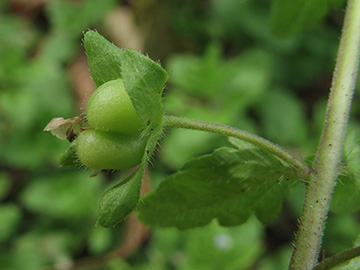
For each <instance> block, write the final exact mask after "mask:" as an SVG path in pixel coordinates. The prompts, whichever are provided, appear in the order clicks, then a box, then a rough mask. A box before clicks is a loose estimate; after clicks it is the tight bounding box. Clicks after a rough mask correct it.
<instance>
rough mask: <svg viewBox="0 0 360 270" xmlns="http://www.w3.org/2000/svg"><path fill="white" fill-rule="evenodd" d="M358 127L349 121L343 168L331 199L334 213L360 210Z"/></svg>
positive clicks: (359, 144)
mask: <svg viewBox="0 0 360 270" xmlns="http://www.w3.org/2000/svg"><path fill="white" fill-rule="evenodd" d="M359 132H360V129H359V127H358V125H356V124H354V123H353V122H352V121H350V123H349V126H348V132H347V135H346V138H345V144H344V157H343V159H344V165H343V166H344V169H343V170H342V172H341V173H340V176H339V177H338V180H337V181H338V183H337V185H336V187H335V190H334V195H333V198H332V201H331V210H332V211H333V212H335V213H338V214H340V213H356V212H358V211H359V210H360V168H359V164H360V138H359Z"/></svg>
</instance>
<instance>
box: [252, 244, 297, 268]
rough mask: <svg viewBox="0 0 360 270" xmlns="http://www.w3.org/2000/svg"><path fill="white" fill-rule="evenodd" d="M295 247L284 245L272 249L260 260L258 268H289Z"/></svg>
mask: <svg viewBox="0 0 360 270" xmlns="http://www.w3.org/2000/svg"><path fill="white" fill-rule="evenodd" d="M292 250H293V247H292V246H291V245H284V247H282V248H280V249H278V250H275V251H272V252H271V253H270V254H268V256H266V257H265V258H264V259H263V260H261V262H260V266H259V268H258V269H261V270H280V269H288V267H289V263H290V258H291V254H292Z"/></svg>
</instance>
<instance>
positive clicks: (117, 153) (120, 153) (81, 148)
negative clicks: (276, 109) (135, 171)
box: [76, 130, 146, 170]
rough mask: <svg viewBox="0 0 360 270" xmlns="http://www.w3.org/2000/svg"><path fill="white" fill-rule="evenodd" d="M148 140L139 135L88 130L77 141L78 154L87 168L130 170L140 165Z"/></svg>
mask: <svg viewBox="0 0 360 270" xmlns="http://www.w3.org/2000/svg"><path fill="white" fill-rule="evenodd" d="M145 147H146V140H145V139H144V138H142V139H141V138H140V137H139V136H138V135H127V134H124V135H123V134H116V133H115V134H114V133H109V132H104V131H97V130H86V131H84V132H82V133H81V134H80V135H79V136H78V138H77V139H76V153H77V155H78V157H79V159H80V161H81V163H82V164H84V165H85V166H86V167H88V168H91V169H94V170H102V169H115V170H121V169H128V168H131V167H134V166H136V165H138V164H139V163H140V162H141V158H142V156H143V154H144V149H145Z"/></svg>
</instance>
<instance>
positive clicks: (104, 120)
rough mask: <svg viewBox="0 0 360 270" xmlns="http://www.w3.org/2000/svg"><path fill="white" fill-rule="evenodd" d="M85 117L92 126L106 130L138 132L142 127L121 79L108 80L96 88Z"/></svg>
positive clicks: (126, 132) (124, 132) (125, 132)
mask: <svg viewBox="0 0 360 270" xmlns="http://www.w3.org/2000/svg"><path fill="white" fill-rule="evenodd" d="M86 117H87V120H88V123H89V125H90V126H91V127H92V128H94V129H96V130H102V131H107V132H116V133H121V134H139V133H140V132H141V130H142V129H143V127H144V124H143V123H142V122H141V120H140V118H139V116H138V114H137V113H136V111H135V108H134V106H133V104H132V102H131V99H130V97H129V95H128V93H127V92H126V90H125V87H124V83H123V81H122V80H112V81H108V82H106V83H104V84H103V85H101V86H100V87H99V88H98V89H96V91H95V92H94V93H93V94H92V95H91V97H90V100H89V102H88V105H87V109H86Z"/></svg>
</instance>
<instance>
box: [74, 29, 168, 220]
mask: <svg viewBox="0 0 360 270" xmlns="http://www.w3.org/2000/svg"><path fill="white" fill-rule="evenodd" d="M84 45H85V49H86V53H87V57H88V63H89V68H90V72H91V76H92V78H93V80H94V82H95V84H96V85H97V86H100V85H103V84H104V83H107V82H109V81H111V80H115V79H122V82H123V86H124V88H125V90H126V91H127V94H128V95H129V96H130V99H131V102H132V104H133V105H134V107H135V111H136V113H137V115H138V116H139V117H140V119H141V121H142V122H143V124H144V125H146V128H145V131H144V132H143V135H142V137H143V138H140V137H135V140H136V141H135V144H136V143H137V144H140V145H139V146H134V143H133V141H131V140H133V139H134V138H131V139H130V141H128V140H125V141H123V140H122V139H121V141H120V144H119V145H118V146H117V147H113V146H114V145H115V144H116V143H115V141H114V139H110V140H107V141H105V139H109V136H110V135H109V136H107V137H106V138H105V137H104V136H103V135H104V134H100V136H95V137H94V136H93V137H94V138H95V139H96V142H95V141H94V140H89V139H88V138H85V139H82V138H81V137H83V134H84V132H83V133H82V134H80V136H79V138H78V139H77V140H79V139H80V141H79V142H77V143H76V148H77V152H78V155H79V158H80V160H82V161H83V160H84V159H85V158H86V157H90V159H91V160H88V161H89V162H90V163H91V164H89V165H91V166H90V168H95V169H105V168H109V169H125V168H129V167H132V166H135V165H136V164H137V163H138V162H140V160H141V157H142V156H144V158H143V159H142V164H141V165H140V169H138V170H137V171H136V172H135V173H134V174H133V175H132V176H130V177H128V178H127V179H126V180H124V181H123V182H121V183H120V184H118V185H117V186H115V187H113V188H112V189H110V190H109V191H107V192H106V193H105V195H104V197H103V198H102V200H101V202H100V207H99V220H98V222H99V224H101V225H103V226H105V227H110V226H115V225H116V224H117V223H119V222H120V221H122V220H123V219H124V218H125V217H126V216H128V215H129V214H130V213H131V212H132V211H133V210H134V209H135V207H136V206H137V204H138V201H139V199H140V188H141V182H142V174H143V170H144V166H145V164H146V163H147V162H148V159H149V157H150V156H151V155H152V153H153V151H154V149H155V146H156V144H157V141H158V140H159V138H160V134H161V132H162V127H161V121H162V103H161V101H162V97H161V94H162V89H163V87H164V84H165V82H166V80H167V78H168V75H167V73H166V72H165V70H163V69H162V68H161V66H160V65H159V64H157V63H155V62H153V61H152V60H151V59H150V58H148V57H146V56H144V55H142V54H140V53H138V52H135V51H133V50H121V49H119V48H118V47H116V46H114V45H113V44H112V43H110V42H109V41H107V40H106V39H105V38H103V37H102V36H101V35H100V34H98V33H96V32H94V31H88V32H87V33H86V34H85V37H84ZM104 87H105V86H104ZM98 93H101V89H100V92H98ZM97 97H98V94H97V93H95V96H94V99H96V98H97ZM91 101H92V100H90V112H91V111H92V110H93V108H92V102H91ZM109 101H110V102H113V101H114V100H113V99H107V102H109ZM98 105H101V104H98ZM94 106H95V105H94ZM115 107H116V106H115ZM115 107H114V108H115ZM97 110H98V111H97V112H95V114H98V112H100V113H101V114H102V110H101V109H100V108H99V109H97ZM105 111H106V108H105ZM108 112H110V111H108ZM90 116H91V115H90ZM94 117H98V116H97V115H94V116H92V118H94ZM106 117H108V116H106ZM109 117H111V116H109ZM90 120H91V119H90ZM117 120H118V119H117ZM90 125H91V121H90ZM89 132H90V131H89ZM95 132H96V131H95ZM147 139H148V141H147V146H146V149H145V153H144V147H142V145H143V143H144V140H147ZM145 142H146V141H145ZM83 143H85V145H84V147H81V146H82V144H83ZM114 143H115V144H114ZM104 145H105V146H108V147H105V148H104V147H103V146H104ZM120 146H121V147H120ZM92 147H95V148H92ZM124 148H125V150H126V151H123V150H124ZM81 149H82V150H86V151H87V152H86V153H83V152H84V151H81ZM134 150H135V152H137V153H138V154H139V155H138V154H137V155H136V157H134V156H133V151H134ZM138 150H139V151H140V152H139V151H138ZM99 151H100V152H99ZM113 151H115V152H114V153H112V152H113ZM119 151H120V152H119ZM99 153H102V154H103V155H102V158H100V160H103V161H104V162H105V163H106V164H102V165H101V166H98V164H95V163H97V162H98V161H99V156H98V154H99ZM119 154H120V155H119ZM140 154H141V155H140ZM119 158H120V159H119ZM84 161H85V160H84ZM134 161H136V162H134ZM86 163H87V162H86ZM86 163H85V165H87V164H86ZM124 163H126V166H122V165H121V164H124Z"/></svg>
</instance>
